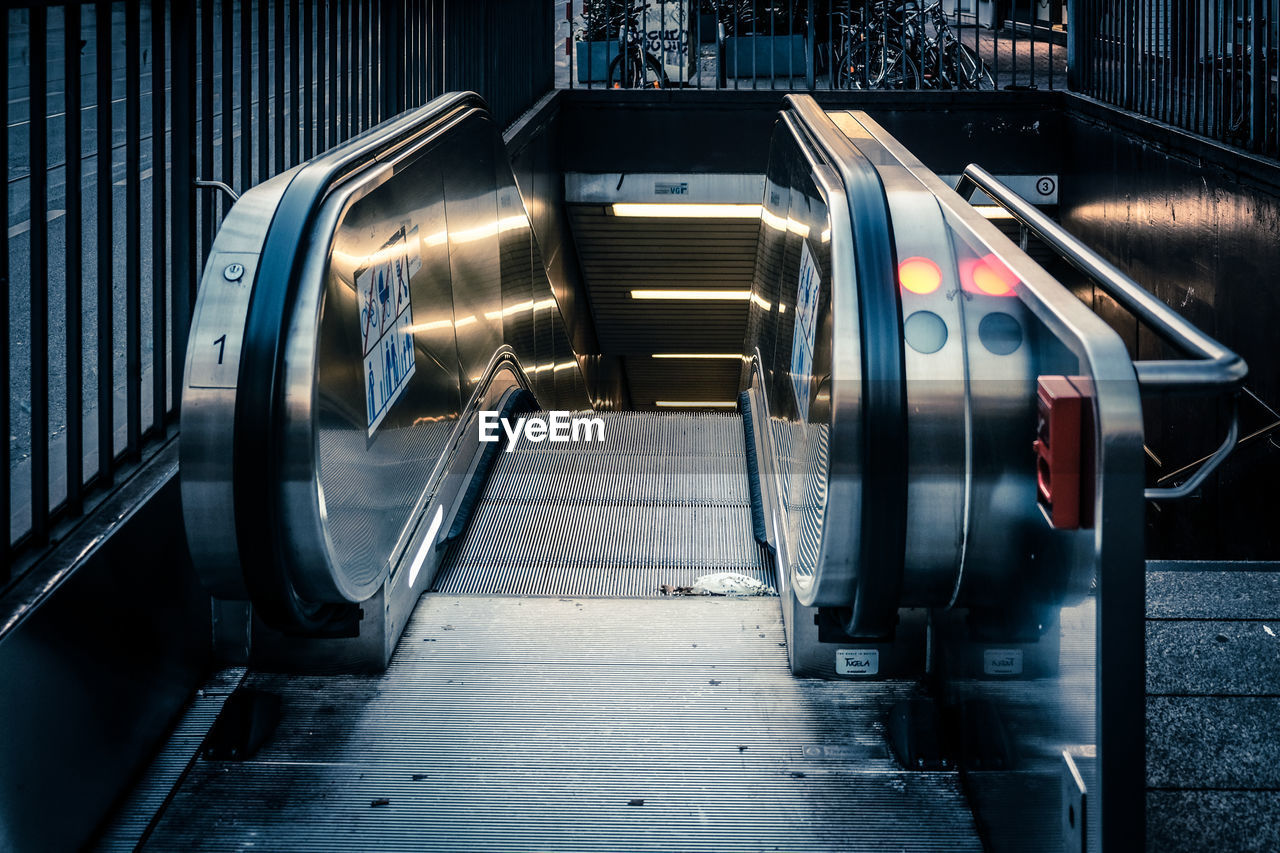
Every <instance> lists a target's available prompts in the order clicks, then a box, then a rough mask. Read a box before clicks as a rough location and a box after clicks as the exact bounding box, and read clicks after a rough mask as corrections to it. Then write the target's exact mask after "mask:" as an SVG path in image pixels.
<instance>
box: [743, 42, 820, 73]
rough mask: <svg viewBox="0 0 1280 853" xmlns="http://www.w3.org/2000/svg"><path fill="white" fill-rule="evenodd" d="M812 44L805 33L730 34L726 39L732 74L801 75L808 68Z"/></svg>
mask: <svg viewBox="0 0 1280 853" xmlns="http://www.w3.org/2000/svg"><path fill="white" fill-rule="evenodd" d="M809 59H810V58H809V46H808V44H807V43H806V41H805V37H804V36H802V35H793V36H768V35H757V36H730V37H728V38H726V39H725V40H724V70H725V74H726V75H728V76H729V77H766V78H767V77H771V76H774V77H801V76H803V75H805V74H806V73H807V72H808V70H809Z"/></svg>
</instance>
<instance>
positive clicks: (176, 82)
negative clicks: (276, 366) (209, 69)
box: [169, 6, 265, 408]
mask: <svg viewBox="0 0 1280 853" xmlns="http://www.w3.org/2000/svg"><path fill="white" fill-rule="evenodd" d="M177 9H178V7H177V6H175V14H174V15H173V19H172V29H171V38H170V42H171V45H170V49H169V54H170V56H171V57H172V69H173V71H172V77H173V86H172V102H171V104H170V106H171V110H172V127H173V131H172V133H173V135H172V140H171V143H170V158H171V160H172V163H173V165H172V166H171V169H172V174H171V177H170V188H171V191H172V193H173V204H172V207H171V211H172V214H171V215H172V229H173V234H172V236H171V238H170V247H171V250H172V252H173V264H172V270H173V287H172V290H171V291H170V292H171V295H172V301H173V305H172V309H171V310H172V317H173V320H172V322H173V328H172V332H171V336H172V341H173V359H172V361H171V364H173V366H174V369H173V370H172V371H171V372H172V376H171V379H170V381H171V383H172V397H173V405H174V408H177V407H178V406H179V405H180V403H181V399H182V397H181V394H182V370H181V368H180V365H182V364H185V363H186V352H187V331H188V330H189V329H190V328H191V307H192V305H193V303H194V301H195V292H196V223H195V203H196V194H195V169H196V145H195V141H196V112H195V96H196V74H195V71H196V69H195V56H196V54H195V49H196V30H195V21H194V20H193V19H192V16H191V14H189V13H188V12H187V11H186V10H184V11H181V12H179V11H177ZM264 160H265V158H264Z"/></svg>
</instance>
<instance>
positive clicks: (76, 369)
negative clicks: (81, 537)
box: [4, 0, 158, 545]
mask: <svg viewBox="0 0 1280 853" xmlns="http://www.w3.org/2000/svg"><path fill="white" fill-rule="evenodd" d="M5 14H6V15H7V14H8V13H7V12H6V13H5ZM62 16H63V17H62V30H63V32H62V35H63V39H62V68H63V74H62V78H63V112H64V113H65V115H66V121H65V124H64V125H63V137H64V138H65V139H66V149H65V150H66V154H65V155H64V157H63V161H64V162H65V165H64V166H63V178H64V181H63V182H64V184H65V186H66V190H65V193H66V205H67V207H66V210H67V215H66V218H65V220H64V221H65V222H66V223H67V226H66V232H65V235H66V252H65V263H64V264H63V266H64V268H65V270H66V272H65V275H66V282H67V288H66V303H65V304H66V314H67V322H66V326H67V339H66V364H65V370H66V379H67V387H66V412H67V447H66V451H67V452H66V466H67V510H68V512H71V513H72V514H75V515H79V514H80V511H81V509H82V508H83V500H82V492H83V488H82V487H83V484H84V434H83V430H84V396H83V393H84V392H83V385H82V382H83V381H84V352H83V349H82V348H83V347H84V340H83V338H84V333H83V326H82V319H83V317H82V308H83V306H82V304H81V303H82V302H83V301H84V300H83V298H82V293H83V287H84V270H83V263H84V252H83V246H82V244H81V223H82V214H83V209H82V206H81V193H80V188H81V177H80V173H81V159H80V151H81V133H82V128H81V123H80V119H81V116H80V0H67V4H66V5H65V6H64V7H63V11H62ZM6 64H8V63H6ZM4 91H6V92H7V91H8V89H7V88H6V89H5V90H4ZM6 100H7V99H6ZM157 172H158V170H157ZM6 221H7V220H6ZM6 313H7V311H6ZM5 406H8V403H6V404H5ZM4 434H5V435H8V433H4ZM5 467H6V468H7V467H8V466H7V465H6V466H5ZM6 486H7V484H6ZM5 544H6V545H7V544H8V542H7V541H6V542H5Z"/></svg>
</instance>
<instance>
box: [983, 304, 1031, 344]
mask: <svg viewBox="0 0 1280 853" xmlns="http://www.w3.org/2000/svg"><path fill="white" fill-rule="evenodd" d="M978 339H979V340H980V341H982V345H983V346H984V347H986V348H987V349H988V350H989V351H991V352H993V353H995V354H996V355H1009V354H1010V353H1013V352H1016V351H1017V349H1018V347H1020V346H1022V324H1020V323H1019V322H1018V321H1017V320H1015V319H1014V318H1013V317H1010V316H1009V315H1008V314H1005V313H1003V312H1001V311H993V312H992V313H990V314H988V315H987V316H985V317H983V318H982V322H981V323H979V324H978Z"/></svg>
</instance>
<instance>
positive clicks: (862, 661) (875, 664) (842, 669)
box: [836, 649, 880, 675]
mask: <svg viewBox="0 0 1280 853" xmlns="http://www.w3.org/2000/svg"><path fill="white" fill-rule="evenodd" d="M879 671H880V650H879V649H840V650H838V651H837V652H836V672H837V673H839V674H840V675H875V674H876V673H878V672H879Z"/></svg>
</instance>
